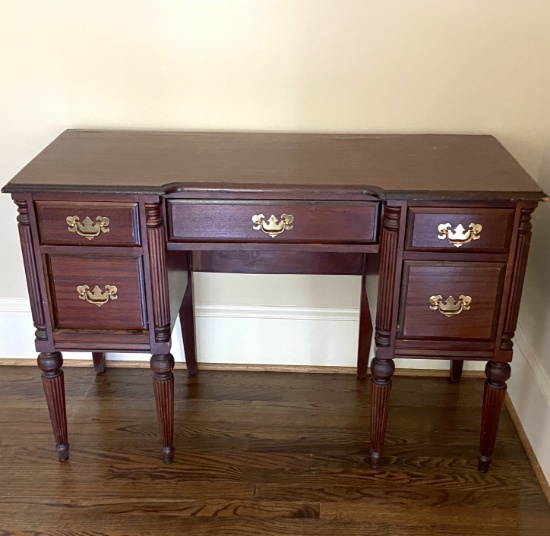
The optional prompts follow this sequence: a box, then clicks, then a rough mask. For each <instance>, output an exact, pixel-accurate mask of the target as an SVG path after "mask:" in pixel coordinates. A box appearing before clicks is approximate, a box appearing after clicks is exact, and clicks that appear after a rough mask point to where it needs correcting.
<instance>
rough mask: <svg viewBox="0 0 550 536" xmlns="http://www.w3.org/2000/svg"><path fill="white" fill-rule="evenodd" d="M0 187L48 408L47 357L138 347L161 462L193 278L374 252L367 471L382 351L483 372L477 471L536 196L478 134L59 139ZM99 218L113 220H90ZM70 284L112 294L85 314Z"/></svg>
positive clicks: (378, 431) (490, 426)
mask: <svg viewBox="0 0 550 536" xmlns="http://www.w3.org/2000/svg"><path fill="white" fill-rule="evenodd" d="M3 191H5V192H10V193H12V194H13V196H14V199H15V201H16V202H17V203H18V206H19V211H20V214H19V225H20V235H21V244H22V248H23V256H24V262H25V267H26V272H27V278H28V285H29V293H30V295H31V302H32V310H33V320H34V322H35V325H36V327H37V338H36V348H37V351H39V352H42V354H41V355H43V356H50V357H47V358H46V357H44V358H43V361H44V363H45V364H44V367H45V369H44V370H45V375H46V379H45V382H46V380H47V382H46V383H45V385H47V386H48V389H47V393H46V394H47V398H48V404H49V406H51V407H56V403H57V402H56V400H58V399H59V398H60V394H59V393H60V389H61V387H60V385H62V375H61V374H60V373H59V370H60V366H61V364H60V362H59V359H60V358H57V357H56V358H55V359H54V358H52V357H51V356H57V355H59V354H58V351H59V350H81V351H82V350H84V351H91V352H92V353H95V354H96V356H95V359H94V361H95V364H96V368H101V358H100V357H97V356H98V355H99V354H100V353H102V352H105V351H108V350H118V351H148V352H150V353H152V354H153V357H152V360H151V368H152V370H153V378H154V379H153V384H154V390H155V396H156V401H157V410H158V418H159V421H160V425H161V438H162V443H163V458H164V460H165V461H166V462H170V461H171V459H172V456H173V454H172V448H173V427H174V395H173V389H174V387H173V375H172V367H173V359H172V358H171V355H170V354H169V352H170V345H171V340H170V338H171V330H172V329H173V326H174V324H175V321H176V318H177V315H178V312H179V315H180V318H181V323H182V334H183V338H184V345H185V351H186V355H187V364H188V369H189V373H190V374H191V375H193V374H194V373H196V370H197V356H196V348H195V334H194V330H195V325H194V318H193V296H192V278H193V269H197V270H212V271H220V270H226V269H227V270H230V271H236V272H242V273H263V272H265V271H267V272H268V273H327V274H337V273H343V274H361V275H363V264H364V261H365V257H366V256H367V255H368V254H377V255H378V257H379V264H380V268H379V274H380V278H379V293H378V304H377V311H376V336H375V340H376V345H377V349H376V358H375V360H374V361H373V364H372V371H373V381H372V408H371V410H372V411H371V415H372V420H371V431H372V438H371V458H372V461H373V464H374V465H376V464H378V463H379V462H380V460H381V454H382V447H383V443H384V435H385V429H386V425H387V419H388V405H389V394H390V389H391V384H392V374H393V370H394V364H393V361H392V360H393V358H394V357H396V356H398V357H405V358H422V357H424V358H430V359H451V360H453V361H454V362H456V364H455V365H454V366H453V372H452V377H451V380H457V379H458V378H459V376H460V373H459V367H460V365H459V364H458V363H461V360H463V359H473V360H484V361H488V362H490V363H492V365H491V366H490V369H489V372H488V378H489V380H488V382H489V383H488V387H487V389H486V399H487V403H486V405H485V406H484V407H485V408H489V409H484V413H483V414H484V417H483V420H482V435H481V437H482V445H481V448H480V451H481V452H482V457H483V463H482V465H480V469H482V470H485V469H486V466H487V465H488V461H487V460H489V459H490V455H491V452H492V448H493V445H494V441H493V439H491V438H492V434H493V430H494V434H496V424H495V423H496V422H497V421H498V408H499V404H500V403H501V398H502V396H503V395H502V392H503V387H502V384H503V382H504V383H505V381H504V380H502V378H501V376H502V375H501V376H499V375H498V373H497V371H500V370H504V369H505V368H506V367H505V365H503V364H504V363H507V362H509V361H511V359H512V342H511V340H512V337H513V333H514V330H515V327H516V321H517V314H518V310H519V301H520V297H521V289H522V284H523V275H524V271H525V264H526V261H527V252H528V246H529V238H530V225H531V224H530V215H531V212H532V211H533V209H534V208H535V206H536V203H537V202H538V201H541V200H543V199H546V197H545V194H544V193H543V192H542V191H541V190H540V188H539V187H538V185H537V184H536V183H535V182H534V181H533V180H532V179H531V178H530V177H529V176H528V174H527V173H526V172H525V171H524V170H523V169H522V168H521V167H520V166H519V165H518V163H517V162H516V161H515V160H514V159H513V158H512V157H511V156H510V155H509V154H508V153H507V152H506V151H505V150H504V148H503V147H502V146H501V145H500V144H499V143H498V142H497V141H496V140H495V139H494V138H492V137H490V136H464V135H383V136H372V135H356V134H353V135H349V134H339V135H333V134H276V133H212V132H210V133H208V132H202V133H200V132H199V133H181V132H180V133H177V132H137V131H128V132H124V131H123V132H120V131H119V132H116V131H67V132H65V133H63V134H62V135H61V136H60V137H59V138H58V139H57V140H55V141H54V142H53V143H52V144H51V145H50V146H48V147H47V148H46V149H45V150H44V151H43V152H42V153H40V154H39V155H38V156H37V157H36V158H35V159H33V161H32V162H31V163H29V164H28V165H27V166H26V167H25V168H24V169H23V170H22V171H21V172H20V173H18V174H17V176H16V177H15V178H14V179H13V180H12V181H11V182H10V183H9V184H8V185H6V186H5V187H4V189H3ZM35 209H36V210H35ZM104 209H105V210H107V209H109V211H111V210H112V212H109V214H107V213H106V214H103V213H101V214H100V213H98V211H99V210H101V212H103V210H104ZM67 211H68V212H67ZM96 213H97V214H96ZM260 213H261V214H264V217H266V218H269V217H270V216H271V215H273V216H275V217H276V218H278V219H280V218H281V216H282V214H283V213H286V214H291V215H293V216H294V221H293V222H292V225H293V229H287V230H285V231H284V232H283V233H281V234H279V235H277V236H276V237H274V238H273V237H270V236H268V235H267V234H265V233H263V232H261V231H260V230H255V229H253V226H254V222H252V216H254V215H256V214H260ZM90 214H91V215H90ZM67 215H78V216H79V217H82V218H83V217H86V216H89V217H91V218H94V217H95V216H94V215H96V216H97V215H101V216H106V217H109V218H110V220H111V222H112V225H113V227H112V229H111V230H110V231H109V233H103V234H100V236H98V237H97V240H96V239H95V238H94V239H93V240H91V241H88V240H87V239H86V238H83V240H84V242H82V241H81V240H80V238H81V237H78V235H76V234H75V233H70V232H68V231H67V230H66V228H65V224H66V222H64V219H65V218H66V217H67ZM380 217H381V220H382V221H381V225H380V227H381V228H380V230H379V228H378V227H379V225H378V221H379V219H380ZM441 223H449V224H450V225H451V230H454V228H455V227H456V226H457V225H458V224H461V225H463V226H465V227H467V226H468V225H469V224H470V223H479V224H480V225H482V227H483V229H482V233H481V238H480V239H479V240H475V241H471V242H470V243H468V244H464V245H462V246H461V247H460V248H457V247H455V246H453V245H449V244H446V243H445V242H444V241H443V240H439V238H438V237H437V225H439V224H441ZM98 274H99V276H98V280H96V279H93V278H95V277H96V276H97V275H98ZM84 276H85V277H86V280H85V281H81V278H83V277H84ZM113 276H116V278H118V280H119V281H120V282H119V283H118V284H117V281H111V278H113ZM102 278H103V279H102ZM88 279H90V281H88ZM81 284H87V285H89V286H92V285H94V286H95V285H96V284H97V285H99V286H101V285H105V284H111V285H115V286H117V287H120V288H118V298H117V300H114V301H109V302H108V303H107V304H105V305H103V306H102V307H101V308H99V307H97V306H96V305H92V304H88V303H86V302H84V301H82V300H79V298H78V295H77V292H76V286H78V285H81ZM127 287H128V288H129V289H130V290H129V291H128V288H127ZM320 291H322V289H321V290H320ZM432 295H441V296H442V299H443V300H445V299H447V297H448V296H453V297H454V298H455V299H458V297H459V296H460V295H469V296H471V297H472V303H471V308H470V310H469V311H464V312H463V313H461V314H460V315H459V316H454V317H451V318H446V317H444V316H442V315H441V314H440V313H439V312H438V311H432V310H430V308H429V306H430V303H429V298H430V296H432ZM360 303H361V310H360V322H359V355H358V368H357V371H358V375H359V377H363V376H364V375H365V374H366V370H367V367H366V364H367V356H368V345H369V342H370V335H371V330H372V325H371V320H370V314H369V311H368V298H367V295H366V291H365V287H364V281H363V283H362V286H361V298H360ZM84 307H86V309H83V308H84ZM90 308H91V309H92V310H93V312H90ZM84 313H85V314H84ZM501 391H502V392H501ZM499 397H500V398H499ZM499 400H500V402H499ZM56 411H57V410H56ZM58 413H59V411H57V413H55V414H54V416H53V417H52V420H53V419H54V418H56V417H55V415H57V414H58ZM56 427H57V428H59V425H58V424H55V423H54V429H56ZM59 434H60V432H59V433H58V435H59ZM488 438H489V439H488ZM60 441H61V443H62V440H60Z"/></svg>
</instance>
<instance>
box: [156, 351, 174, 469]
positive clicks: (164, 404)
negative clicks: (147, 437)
mask: <svg viewBox="0 0 550 536" xmlns="http://www.w3.org/2000/svg"><path fill="white" fill-rule="evenodd" d="M173 368H174V357H173V356H172V354H165V355H153V356H151V370H152V371H153V388H154V391H155V402H156V406H157V418H158V422H159V426H160V439H161V442H162V460H163V461H164V463H167V464H168V463H172V461H173V459H174V374H173V373H172V369H173Z"/></svg>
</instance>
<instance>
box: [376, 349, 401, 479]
mask: <svg viewBox="0 0 550 536" xmlns="http://www.w3.org/2000/svg"><path fill="white" fill-rule="evenodd" d="M394 371H395V364H394V362H393V360H392V359H378V358H376V357H375V358H374V359H373V360H372V363H371V372H372V384H371V425H370V426H371V447H370V461H371V466H372V468H373V469H376V468H377V467H378V465H379V464H380V460H381V458H382V449H383V447H384V437H385V435H386V424H387V422H388V409H389V403H390V392H391V385H392V381H391V378H392V376H393V373H394Z"/></svg>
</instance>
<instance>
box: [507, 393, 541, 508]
mask: <svg viewBox="0 0 550 536" xmlns="http://www.w3.org/2000/svg"><path fill="white" fill-rule="evenodd" d="M505 404H506V409H507V410H508V413H509V414H510V417H511V418H512V422H513V423H514V426H515V428H516V431H517V433H518V436H519V439H520V441H521V444H522V445H523V448H524V449H525V452H526V454H527V457H528V458H529V462H530V463H531V467H532V468H533V471H534V473H535V476H536V477H537V480H538V482H539V485H540V487H541V489H542V492H543V493H544V496H545V497H546V501H547V502H548V505H549V506H550V484H549V483H548V480H547V479H546V476H545V474H544V471H543V470H542V467H541V466H540V464H539V461H538V459H537V455H536V454H535V451H534V450H533V447H532V446H531V443H530V442H529V438H528V437H527V434H526V433H525V429H524V428H523V425H522V424H521V421H520V419H519V415H518V414H517V412H516V408H514V404H513V402H512V400H511V399H510V397H509V396H508V395H506V398H505Z"/></svg>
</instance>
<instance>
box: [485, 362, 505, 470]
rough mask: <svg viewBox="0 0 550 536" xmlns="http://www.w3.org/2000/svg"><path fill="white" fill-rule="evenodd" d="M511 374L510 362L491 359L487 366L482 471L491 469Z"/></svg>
mask: <svg viewBox="0 0 550 536" xmlns="http://www.w3.org/2000/svg"><path fill="white" fill-rule="evenodd" d="M510 374H511V369H510V365H509V364H508V363H496V362H494V361H489V362H488V363H487V366H486V367H485V375H486V376H487V380H486V381H485V389H484V392H483V409H482V415H481V434H480V441H479V462H478V470H479V471H480V472H481V473H486V472H487V471H488V470H489V465H490V463H491V458H492V456H493V450H494V448H495V441H496V437H497V430H498V421H499V418H500V411H501V409H502V404H503V402H504V396H505V395H506V381H507V380H508V379H509V378H510Z"/></svg>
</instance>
